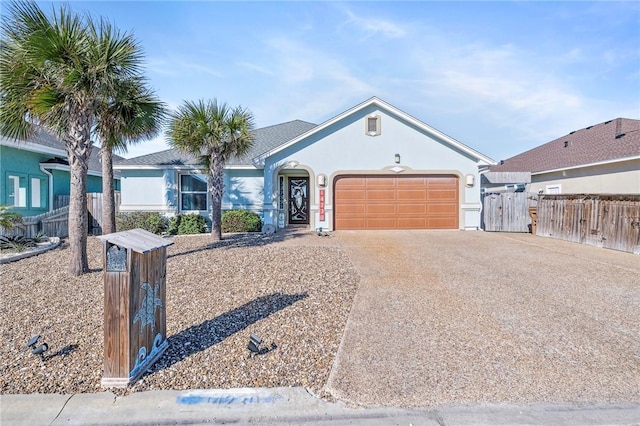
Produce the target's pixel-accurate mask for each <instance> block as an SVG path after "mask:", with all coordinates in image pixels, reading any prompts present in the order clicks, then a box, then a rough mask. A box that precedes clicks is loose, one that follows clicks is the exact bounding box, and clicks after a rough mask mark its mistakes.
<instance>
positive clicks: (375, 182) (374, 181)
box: [366, 177, 396, 188]
mask: <svg viewBox="0 0 640 426" xmlns="http://www.w3.org/2000/svg"><path fill="white" fill-rule="evenodd" d="M366 186H367V187H387V188H393V187H395V186H396V184H395V182H393V180H391V179H389V178H388V177H379V178H376V177H369V178H367V179H366Z"/></svg>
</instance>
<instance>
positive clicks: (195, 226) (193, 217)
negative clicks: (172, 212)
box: [178, 213, 207, 234]
mask: <svg viewBox="0 0 640 426" xmlns="http://www.w3.org/2000/svg"><path fill="white" fill-rule="evenodd" d="M178 222H179V223H178V234H202V233H204V232H206V231H207V221H206V219H205V218H204V216H200V215H199V214H198V213H190V214H187V215H182V218H180V219H178Z"/></svg>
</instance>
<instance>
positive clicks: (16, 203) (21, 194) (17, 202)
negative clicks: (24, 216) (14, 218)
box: [7, 174, 29, 209]
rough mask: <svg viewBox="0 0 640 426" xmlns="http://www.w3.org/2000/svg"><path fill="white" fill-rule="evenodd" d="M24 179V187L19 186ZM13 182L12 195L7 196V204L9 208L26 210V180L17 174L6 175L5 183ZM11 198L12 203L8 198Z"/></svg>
mask: <svg viewBox="0 0 640 426" xmlns="http://www.w3.org/2000/svg"><path fill="white" fill-rule="evenodd" d="M21 179H24V186H20V180H21ZM9 181H11V182H13V184H12V186H13V194H7V204H9V205H10V206H11V207H17V208H21V209H26V208H27V185H28V182H29V181H28V179H27V177H26V176H24V175H22V176H20V175H18V174H7V182H9ZM12 197H13V201H11V200H9V198H12Z"/></svg>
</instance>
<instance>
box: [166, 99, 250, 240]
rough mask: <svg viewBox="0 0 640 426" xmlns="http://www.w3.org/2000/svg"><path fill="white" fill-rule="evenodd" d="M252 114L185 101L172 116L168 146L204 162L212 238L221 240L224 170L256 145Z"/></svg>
mask: <svg viewBox="0 0 640 426" xmlns="http://www.w3.org/2000/svg"><path fill="white" fill-rule="evenodd" d="M253 128H254V121H253V114H252V113H251V112H250V111H249V110H248V109H245V108H242V107H240V106H238V107H235V108H229V107H228V106H227V104H225V103H223V104H221V105H220V104H218V102H217V100H216V99H213V100H212V101H208V102H205V101H203V100H200V101H198V102H189V101H185V102H184V104H183V105H181V106H180V107H179V108H178V110H177V111H176V112H175V113H173V114H171V115H170V117H169V123H168V126H167V139H168V143H169V145H171V146H173V147H174V148H176V149H178V150H179V151H182V152H185V153H189V154H192V155H194V156H196V157H198V158H200V159H201V161H202V164H204V166H205V170H206V171H207V189H208V191H207V192H208V194H209V205H210V206H211V237H212V238H214V239H215V240H216V241H219V240H221V239H222V220H221V218H222V191H223V170H224V165H225V163H226V161H227V160H228V159H229V158H231V157H233V156H237V157H240V156H242V155H244V154H246V153H247V152H248V151H249V149H250V148H251V146H252V145H253V140H254V138H253Z"/></svg>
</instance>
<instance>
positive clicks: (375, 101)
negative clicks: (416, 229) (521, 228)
mask: <svg viewBox="0 0 640 426" xmlns="http://www.w3.org/2000/svg"><path fill="white" fill-rule="evenodd" d="M371 105H376V106H378V107H380V108H384V109H387V110H388V111H391V112H392V113H394V114H395V115H397V116H399V117H400V118H402V119H404V120H405V121H407V122H409V123H411V124H413V125H414V126H416V127H418V128H420V129H422V130H424V131H425V132H427V133H429V134H431V135H432V136H435V137H437V138H439V139H441V140H443V141H445V142H446V143H448V144H449V145H452V146H454V147H455V148H457V149H459V150H460V151H462V152H464V153H466V154H468V155H470V156H471V157H473V158H475V159H476V161H477V162H478V165H494V164H497V162H496V161H495V160H493V159H492V158H490V157H487V156H486V155H484V154H481V153H480V152H478V151H476V150H474V149H472V148H470V147H468V146H466V145H465V144H463V143H461V142H459V141H457V140H456V139H454V138H452V137H450V136H447V135H446V134H444V133H442V132H440V131H439V130H437V129H434V128H433V127H431V126H429V125H428V124H426V123H424V122H422V121H420V120H418V119H417V118H415V117H413V116H411V115H409V114H407V113H405V112H403V111H401V110H399V109H398V108H396V107H394V106H393V105H391V104H388V103H386V102H384V101H383V100H381V99H379V98H377V97H375V96H374V97H372V98H370V99H367V100H366V101H364V102H362V103H360V104H358V105H356V106H354V107H352V108H350V109H348V110H346V111H344V112H343V113H341V114H338V115H336V116H335V117H333V118H330V119H329V120H327V121H325V122H324V123H322V124H319V125H317V126H316V127H314V128H312V129H310V130H308V131H307V132H305V133H303V134H301V135H299V136H297V137H295V138H293V139H291V140H290V141H289V142H285V143H283V144H282V145H280V146H278V147H276V148H274V149H272V150H269V151H267V152H265V153H263V154H261V155H259V156H256V157H255V158H254V164H264V159H266V158H268V157H270V156H272V155H274V154H277V153H278V152H281V151H283V150H284V149H287V148H288V147H290V146H292V145H295V144H296V143H298V142H299V141H301V140H303V139H306V138H307V137H309V136H311V135H313V134H315V133H318V132H320V131H322V130H324V129H326V128H327V127H330V126H332V125H333V124H335V123H337V122H339V121H340V120H342V119H344V118H345V117H348V116H349V115H351V114H353V113H355V112H357V111H359V110H361V109H363V108H366V107H368V106H371Z"/></svg>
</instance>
